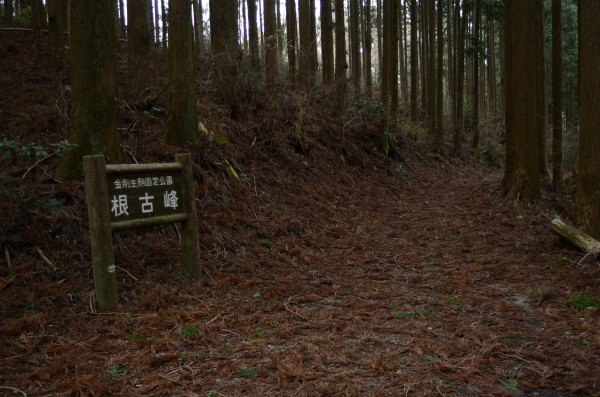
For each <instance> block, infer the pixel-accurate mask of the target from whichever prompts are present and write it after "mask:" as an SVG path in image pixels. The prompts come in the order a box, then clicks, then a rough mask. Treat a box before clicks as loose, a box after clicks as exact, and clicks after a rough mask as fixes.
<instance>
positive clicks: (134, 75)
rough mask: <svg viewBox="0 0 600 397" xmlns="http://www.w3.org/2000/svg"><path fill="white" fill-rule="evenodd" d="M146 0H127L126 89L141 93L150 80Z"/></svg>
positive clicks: (132, 92)
mask: <svg viewBox="0 0 600 397" xmlns="http://www.w3.org/2000/svg"><path fill="white" fill-rule="evenodd" d="M147 5H148V3H147V1H146V0H128V1H127V15H128V17H129V19H128V20H127V53H128V54H127V55H128V56H127V87H128V89H127V91H128V92H129V93H131V94H133V95H136V96H137V95H141V93H142V91H143V90H144V89H146V88H147V87H148V86H149V81H150V70H149V68H148V67H149V65H150V43H151V38H150V27H149V26H148V18H147V15H148V14H147V11H146V7H147Z"/></svg>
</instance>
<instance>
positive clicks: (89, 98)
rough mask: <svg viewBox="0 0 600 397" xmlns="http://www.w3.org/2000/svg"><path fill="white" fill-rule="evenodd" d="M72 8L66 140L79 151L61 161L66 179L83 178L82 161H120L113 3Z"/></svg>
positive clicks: (75, 2) (75, 3) (78, 2)
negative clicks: (90, 157)
mask: <svg viewBox="0 0 600 397" xmlns="http://www.w3.org/2000/svg"><path fill="white" fill-rule="evenodd" d="M70 7H71V9H70V12H71V45H70V47H71V112H70V117H69V135H68V139H69V142H70V143H72V144H76V145H79V146H76V147H73V148H72V149H71V150H69V151H67V152H66V153H65V154H64V155H63V156H62V157H61V158H60V160H59V162H58V166H57V168H56V171H57V173H58V174H59V175H60V176H61V177H62V178H64V179H78V178H81V177H82V176H83V156H88V155H93V154H103V155H105V156H106V160H107V162H108V163H109V164H114V163H121V162H122V157H121V148H120V142H119V134H118V132H117V125H116V112H117V108H116V104H115V81H114V75H115V73H114V72H115V70H114V65H115V54H116V41H115V39H114V38H115V37H116V27H115V26H116V15H115V7H114V4H113V3H109V2H104V1H89V0H71V4H70ZM92 15H93V18H91V17H90V16H92Z"/></svg>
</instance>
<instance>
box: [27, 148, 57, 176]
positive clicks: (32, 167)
mask: <svg viewBox="0 0 600 397" xmlns="http://www.w3.org/2000/svg"><path fill="white" fill-rule="evenodd" d="M56 153H57V152H54V153H52V154H50V155H48V156H46V157H44V158H43V159H40V160H38V161H36V162H35V164H34V165H32V166H31V167H29V169H28V170H27V171H26V172H25V173H24V174H23V176H22V177H21V180H24V179H25V177H26V176H27V174H29V171H31V170H32V169H34V168H35V167H36V166H37V165H38V164H39V163H41V162H42V161H44V160H46V159H49V158H50V157H52V156H54V155H55V154H56Z"/></svg>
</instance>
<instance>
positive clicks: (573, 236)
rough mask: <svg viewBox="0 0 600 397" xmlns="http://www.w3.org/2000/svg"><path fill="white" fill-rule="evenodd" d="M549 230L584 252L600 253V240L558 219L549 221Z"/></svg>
mask: <svg viewBox="0 0 600 397" xmlns="http://www.w3.org/2000/svg"><path fill="white" fill-rule="evenodd" d="M550 231H551V232H552V233H553V234H555V235H557V236H558V237H560V238H562V239H564V240H566V241H568V242H569V243H571V244H573V245H574V246H575V247H577V248H578V249H579V250H580V251H581V252H583V253H585V254H592V255H598V254H600V241H598V240H596V239H594V238H592V237H590V236H589V235H587V234H585V233H584V232H582V231H581V230H579V229H576V228H574V227H573V226H571V225H569V224H567V223H565V222H563V221H562V220H560V219H554V220H553V221H552V222H551V223H550Z"/></svg>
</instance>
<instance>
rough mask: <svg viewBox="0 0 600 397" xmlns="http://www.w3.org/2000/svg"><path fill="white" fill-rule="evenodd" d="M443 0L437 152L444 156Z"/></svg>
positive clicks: (439, 20) (439, 12)
mask: <svg viewBox="0 0 600 397" xmlns="http://www.w3.org/2000/svg"><path fill="white" fill-rule="evenodd" d="M442 11H443V4H442V0H438V10H437V31H438V32H437V33H438V37H437V66H438V68H437V101H436V104H437V116H436V119H437V127H436V129H437V145H436V146H437V153H438V154H439V155H440V156H444V31H443V30H442Z"/></svg>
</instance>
